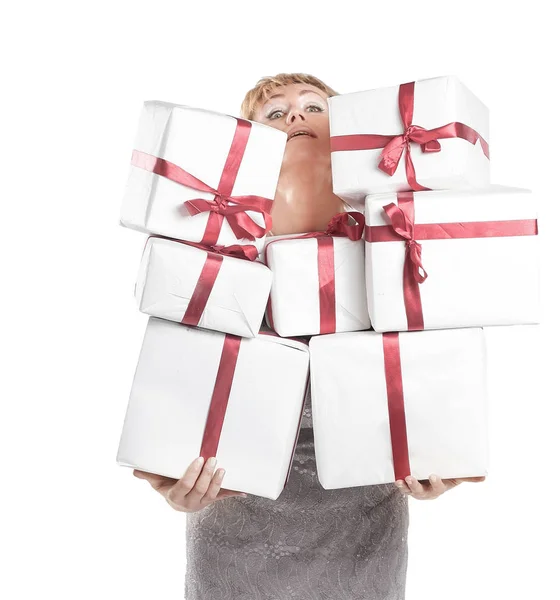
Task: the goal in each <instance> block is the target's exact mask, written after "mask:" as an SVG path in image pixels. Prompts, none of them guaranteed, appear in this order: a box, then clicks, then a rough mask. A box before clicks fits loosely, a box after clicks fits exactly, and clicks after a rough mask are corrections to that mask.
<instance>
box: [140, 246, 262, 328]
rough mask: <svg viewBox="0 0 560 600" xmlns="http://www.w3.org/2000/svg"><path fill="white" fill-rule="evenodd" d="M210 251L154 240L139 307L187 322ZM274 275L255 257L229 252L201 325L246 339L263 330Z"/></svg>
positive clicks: (146, 261) (145, 259) (148, 249)
mask: <svg viewBox="0 0 560 600" xmlns="http://www.w3.org/2000/svg"><path fill="white" fill-rule="evenodd" d="M207 256H208V253H207V252H206V251H204V250H200V249H198V248H193V247H192V246H188V245H186V244H181V243H180V242H174V241H172V240H167V239H161V238H149V239H148V241H147V244H146V247H145V249H144V254H143V255H142V261H141V263H140V269H139V273H138V279H137V282H136V288H135V292H136V301H137V303H138V308H139V309H140V310H141V311H142V312H144V313H146V314H149V315H153V316H156V317H161V318H163V319H168V320H170V321H177V322H179V323H180V322H181V320H182V319H183V317H184V315H185V311H186V310H187V307H188V306H189V302H190V300H191V298H192V296H193V292H194V291H195V289H196V288H197V285H198V280H199V277H200V274H201V272H202V269H203V267H204V264H205V262H206V259H207ZM271 283H272V273H271V272H270V269H268V268H267V267H265V265H263V264H261V263H259V262H257V261H255V262H251V261H249V260H244V259H241V258H235V257H230V256H223V257H222V263H221V267H220V270H219V272H218V276H217V278H216V281H215V282H214V285H213V286H212V291H211V292H210V296H209V297H208V302H207V304H206V308H205V309H204V311H203V313H202V316H201V319H200V321H199V322H198V326H199V327H204V328H205V329H213V330H215V331H222V332H224V333H231V334H234V335H240V336H243V337H254V336H256V335H257V334H258V332H259V329H260V327H261V324H262V320H263V317H264V311H265V308H266V303H267V300H268V295H269V293H270V286H271Z"/></svg>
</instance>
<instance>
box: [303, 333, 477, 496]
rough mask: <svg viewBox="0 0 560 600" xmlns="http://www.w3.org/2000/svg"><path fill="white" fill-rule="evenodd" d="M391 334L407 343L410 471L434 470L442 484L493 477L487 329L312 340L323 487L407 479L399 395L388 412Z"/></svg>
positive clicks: (403, 359)
mask: <svg viewBox="0 0 560 600" xmlns="http://www.w3.org/2000/svg"><path fill="white" fill-rule="evenodd" d="M384 335H385V336H397V340H398V344H399V346H400V364H401V378H400V379H402V400H403V401H404V402H403V404H404V427H405V431H406V435H405V439H407V447H406V446H405V447H404V448H405V451H404V454H403V453H402V450H398V451H397V452H401V454H400V455H401V456H403V455H404V456H405V458H406V459H407V460H408V467H409V471H410V473H407V474H411V475H412V476H413V477H416V478H417V479H427V478H428V477H429V476H430V475H431V474H432V473H435V474H437V475H439V476H440V477H442V478H452V477H476V476H483V475H486V473H487V467H488V425H487V424H488V406H487V396H486V351H485V343H484V335H483V330H482V329H480V328H471V329H448V330H439V331H411V332H405V333H398V334H397V333H390V334H380V333H376V332H374V331H365V332H359V333H342V334H333V335H325V336H318V337H314V338H312V339H311V341H310V345H309V351H310V357H311V403H312V412H313V431H314V439H315V455H316V460H317V476H318V479H319V482H320V483H321V485H322V486H323V487H324V488H325V489H335V488H345V487H355V486H362V485H377V484H384V483H390V482H394V481H396V480H397V479H398V478H403V476H404V474H405V472H402V469H401V470H400V471H401V472H400V477H399V476H398V475H396V471H397V473H398V472H399V468H398V467H397V466H396V464H395V461H396V459H395V451H394V449H393V448H394V446H393V444H395V445H396V447H398V448H402V447H403V446H402V443H400V442H399V441H398V440H397V436H396V432H393V434H392V432H391V429H392V427H393V428H394V429H395V430H399V427H402V420H403V417H402V414H403V413H402V411H401V413H400V415H399V414H398V412H399V407H398V403H397V402H396V401H395V400H394V399H393V397H392V396H391V402H392V403H393V404H392V409H391V410H390V408H389V392H388V385H387V377H386V370H387V369H388V372H389V377H391V376H392V375H393V374H394V367H392V366H391V365H389V366H388V367H387V366H386V365H385V350H384ZM393 341H394V338H393ZM389 359H390V357H389ZM349 373H351V374H352V376H351V377H350V376H348V374H349ZM398 381H399V377H393V378H392V380H391V385H392V386H397V387H398ZM391 389H394V387H391ZM392 393H393V392H392ZM390 414H391V415H392V417H391V419H392V420H391V422H390ZM395 414H396V416H395ZM390 423H391V424H390Z"/></svg>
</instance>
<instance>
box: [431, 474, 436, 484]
mask: <svg viewBox="0 0 560 600" xmlns="http://www.w3.org/2000/svg"><path fill="white" fill-rule="evenodd" d="M430 481H431V482H432V483H435V482H436V476H435V475H430Z"/></svg>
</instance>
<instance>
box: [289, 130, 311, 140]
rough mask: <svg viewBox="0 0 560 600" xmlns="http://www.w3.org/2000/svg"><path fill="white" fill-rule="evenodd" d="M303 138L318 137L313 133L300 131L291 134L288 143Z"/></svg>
mask: <svg viewBox="0 0 560 600" xmlns="http://www.w3.org/2000/svg"><path fill="white" fill-rule="evenodd" d="M301 137H307V138H316V137H317V136H316V135H315V134H313V133H311V132H310V131H304V130H298V131H294V132H293V133H290V135H289V136H288V141H290V140H293V139H294V138H301Z"/></svg>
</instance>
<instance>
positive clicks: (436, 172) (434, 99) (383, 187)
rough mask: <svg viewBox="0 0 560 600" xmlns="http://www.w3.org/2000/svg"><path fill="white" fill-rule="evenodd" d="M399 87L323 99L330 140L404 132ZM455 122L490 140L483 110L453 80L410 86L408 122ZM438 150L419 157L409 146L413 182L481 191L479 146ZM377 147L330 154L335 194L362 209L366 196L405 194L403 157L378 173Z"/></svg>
mask: <svg viewBox="0 0 560 600" xmlns="http://www.w3.org/2000/svg"><path fill="white" fill-rule="evenodd" d="M398 98H399V86H393V87H386V88H379V89H374V90H368V91H363V92H354V93H351V94H342V95H339V96H333V97H331V98H329V99H328V101H329V110H330V132H331V137H333V136H339V135H354V134H379V135H397V134H401V133H403V124H402V120H401V117H400V112H399V102H398ZM454 121H458V122H462V123H464V124H465V125H468V126H469V127H471V128H473V129H474V130H475V131H477V132H478V133H479V134H480V135H481V136H482V137H483V138H484V139H485V140H486V142H488V143H489V142H490V140H489V137H488V136H489V126H488V109H487V108H486V107H485V106H484V104H482V102H480V100H478V98H477V97H476V96H474V95H473V94H472V93H471V92H470V91H469V90H468V89H467V88H466V87H465V86H464V85H463V84H462V83H461V82H460V81H459V80H458V79H457V78H456V77H435V78H432V79H424V80H421V81H417V82H416V83H415V94H414V112H413V118H412V124H413V125H418V126H421V127H423V128H425V129H433V128H436V127H441V126H442V125H447V124H448V123H451V122H454ZM440 144H441V151H440V152H437V153H434V152H427V153H423V152H422V151H421V148H420V146H419V145H418V144H415V143H412V144H411V157H412V160H413V163H414V166H415V169H416V178H417V180H418V183H420V184H421V185H423V186H425V187H428V188H431V189H457V188H465V187H483V186H486V185H488V184H489V182H490V161H489V160H488V159H487V158H486V156H485V155H484V153H483V151H482V148H481V147H480V144H479V142H477V143H476V145H474V146H473V145H472V144H471V143H469V142H467V141H465V140H463V139H460V138H455V139H443V140H440ZM380 156H381V149H375V150H352V151H337V152H333V153H332V154H331V160H332V171H333V188H334V192H335V194H337V195H338V196H340V197H341V198H344V199H345V200H347V201H349V202H350V203H351V204H352V205H353V206H355V207H356V208H363V202H364V198H365V196H366V195H367V194H372V193H378V192H394V191H405V190H409V189H410V186H409V184H408V181H407V178H406V170H405V160H404V156H403V157H402V158H401V161H400V163H399V165H398V167H397V170H396V172H395V173H394V174H393V175H392V176H389V175H388V174H386V173H384V172H383V171H381V170H380V169H379V168H378V167H377V165H378V164H379V160H380Z"/></svg>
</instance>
